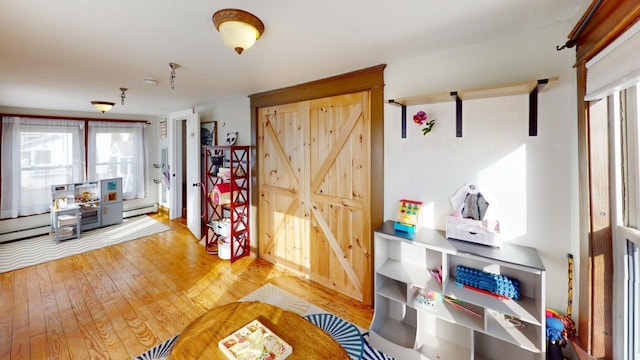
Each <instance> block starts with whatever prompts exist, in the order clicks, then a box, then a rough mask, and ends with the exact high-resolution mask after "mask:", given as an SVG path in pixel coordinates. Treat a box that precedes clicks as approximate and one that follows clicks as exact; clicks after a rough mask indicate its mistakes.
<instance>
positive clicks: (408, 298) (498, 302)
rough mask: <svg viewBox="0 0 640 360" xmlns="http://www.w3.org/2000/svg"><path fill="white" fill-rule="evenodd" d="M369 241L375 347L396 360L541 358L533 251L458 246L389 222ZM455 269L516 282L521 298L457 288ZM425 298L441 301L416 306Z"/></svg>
mask: <svg viewBox="0 0 640 360" xmlns="http://www.w3.org/2000/svg"><path fill="white" fill-rule="evenodd" d="M374 240H375V246H376V248H375V259H374V268H375V277H374V279H375V309H374V316H373V320H372V323H371V333H372V336H371V339H370V341H371V344H372V345H373V346H375V347H378V348H380V349H381V350H382V351H384V352H386V353H388V354H389V355H391V356H394V357H396V358H401V359H420V360H423V359H434V360H435V359H514V358H517V359H531V360H543V359H544V358H545V352H546V347H545V343H546V339H545V319H544V315H545V312H544V309H545V301H544V286H545V285H544V284H545V269H544V266H543V265H542V261H541V260H540V258H539V256H538V254H537V251H536V250H535V249H532V248H528V247H523V246H516V245H505V244H503V247H502V248H499V249H498V248H490V247H487V246H485V245H480V244H470V243H461V242H459V241H458V240H449V239H446V237H445V236H444V234H443V232H441V231H438V230H430V229H421V230H420V231H419V232H417V233H404V232H400V231H397V230H395V229H394V227H393V221H387V222H385V223H384V224H383V225H382V226H380V227H379V228H378V229H376V231H375V232H374ZM458 265H463V266H467V267H472V268H475V269H478V270H482V271H486V272H491V273H495V274H501V275H505V276H508V277H510V278H513V279H517V280H518V282H519V284H520V298H519V299H517V300H514V299H504V298H499V297H497V296H495V295H492V294H487V293H482V292H479V291H476V290H473V289H470V288H466V287H463V286H460V285H458V284H456V281H455V275H456V269H457V266H458ZM440 267H441V269H440ZM435 269H437V270H439V271H440V270H441V271H440V276H441V279H442V281H441V282H440V281H439V279H436V277H434V276H433V274H432V273H431V270H435ZM429 291H433V292H436V293H438V294H439V296H436V301H435V303H434V306H429V305H423V304H421V303H418V302H417V301H416V296H417V295H418V294H423V295H424V294H426V293H427V292H429ZM445 296H446V297H447V298H449V299H451V300H452V301H454V304H456V305H453V304H451V303H449V302H447V301H443V300H442V297H445ZM460 306H461V307H463V308H464V309H462V308H460ZM465 309H466V310H465ZM467 310H468V311H467ZM488 344H490V345H488Z"/></svg>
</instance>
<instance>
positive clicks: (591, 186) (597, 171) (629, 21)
mask: <svg viewBox="0 0 640 360" xmlns="http://www.w3.org/2000/svg"><path fill="white" fill-rule="evenodd" d="M595 4H596V1H594V2H593V4H592V5H591V7H590V8H589V9H588V10H587V13H589V12H590V11H591V9H592V8H593V7H594V6H595ZM587 13H585V15H584V16H583V17H582V18H581V19H580V21H579V22H578V24H577V25H576V27H575V28H574V29H573V30H572V32H571V33H570V34H569V36H568V37H569V38H570V39H574V38H575V43H576V46H577V47H576V65H575V67H576V70H577V99H578V103H577V109H578V114H577V121H578V172H579V174H578V176H579V182H580V189H579V201H580V205H579V206H580V215H579V216H580V258H581V261H580V268H579V278H580V294H579V299H580V311H579V319H578V322H577V325H578V337H579V339H578V341H572V344H573V345H574V346H575V347H578V348H577V349H576V353H577V354H581V355H580V359H586V358H588V357H587V356H586V354H588V355H589V356H593V357H597V358H601V359H612V357H613V341H612V337H613V336H615V334H612V326H613V318H612V317H613V314H612V305H613V299H612V294H611V288H610V287H611V284H612V276H613V275H612V271H611V269H612V264H613V253H612V243H611V242H612V239H613V234H612V232H611V231H612V230H611V226H610V224H609V226H606V224H605V223H603V221H605V220H606V221H608V219H600V218H596V215H594V214H600V213H601V210H600V209H598V208H597V205H596V204H595V203H596V202H597V203H606V204H609V192H608V187H609V183H608V176H606V174H607V173H608V169H607V168H603V166H606V165H605V164H603V163H602V161H601V160H603V159H608V156H609V154H608V150H607V149H605V148H603V144H602V140H603V139H598V138H595V139H594V138H592V137H593V136H598V137H602V136H605V137H607V134H601V133H600V134H595V133H593V131H592V130H590V129H591V127H592V125H594V124H591V122H590V119H589V113H588V112H589V103H588V102H586V101H584V96H585V94H586V82H587V69H586V63H587V61H589V60H590V59H591V58H593V57H594V56H595V55H597V54H598V52H600V51H601V50H603V49H604V48H605V47H607V46H608V45H609V44H610V43H611V42H613V41H614V40H615V39H616V38H618V37H619V36H620V35H621V34H622V33H623V32H624V31H625V30H627V29H628V28H629V27H631V26H633V24H635V23H636V22H637V21H638V20H639V19H640V3H638V1H637V0H603V1H602V3H601V4H600V6H599V7H598V9H597V10H596V11H595V13H594V14H593V16H592V17H591V18H590V19H587ZM579 28H581V30H580V31H579V30H578V29H579ZM578 32H579V33H578ZM604 140H607V139H604ZM598 145H600V146H599V147H598ZM594 196H595V197H596V198H597V199H595V198H594ZM608 213H609V211H606V214H608ZM574 340H575V339H574Z"/></svg>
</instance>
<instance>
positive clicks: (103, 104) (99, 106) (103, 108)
mask: <svg viewBox="0 0 640 360" xmlns="http://www.w3.org/2000/svg"><path fill="white" fill-rule="evenodd" d="M91 105H93V107H94V108H96V110H98V111H100V112H102V113H103V114H104V113H106V112H107V111H109V110H111V108H112V107H113V106H114V105H115V103H112V102H108V101H95V100H94V101H92V102H91Z"/></svg>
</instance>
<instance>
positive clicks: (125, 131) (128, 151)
mask: <svg viewBox="0 0 640 360" xmlns="http://www.w3.org/2000/svg"><path fill="white" fill-rule="evenodd" d="M147 148H148V144H147V124H145V123H138V122H135V123H134V122H108V121H90V122H89V126H88V140H87V157H88V159H87V163H88V166H87V180H89V181H95V180H100V179H109V178H115V177H122V198H123V199H136V198H143V197H145V195H146V180H145V179H146V178H147V176H146V175H147V174H146V172H147V165H146V164H147Z"/></svg>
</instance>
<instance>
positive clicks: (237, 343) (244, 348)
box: [218, 320, 293, 360]
mask: <svg viewBox="0 0 640 360" xmlns="http://www.w3.org/2000/svg"><path fill="white" fill-rule="evenodd" d="M218 347H219V348H220V350H222V352H223V353H224V354H225V355H226V356H227V357H228V358H229V359H232V360H258V359H259V360H282V359H285V358H286V357H287V356H289V355H291V353H292V352H293V348H292V347H291V345H289V344H287V343H286V342H285V341H284V340H282V339H281V338H280V337H279V336H278V335H276V334H274V333H273V331H271V330H270V329H269V328H267V327H266V326H264V324H262V323H261V322H260V321H258V320H253V321H251V322H250V323H248V324H247V325H245V326H243V327H241V328H240V329H238V330H236V331H234V332H233V333H232V334H231V335H229V336H227V337H226V338H224V339H222V340H220V341H219V342H218Z"/></svg>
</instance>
